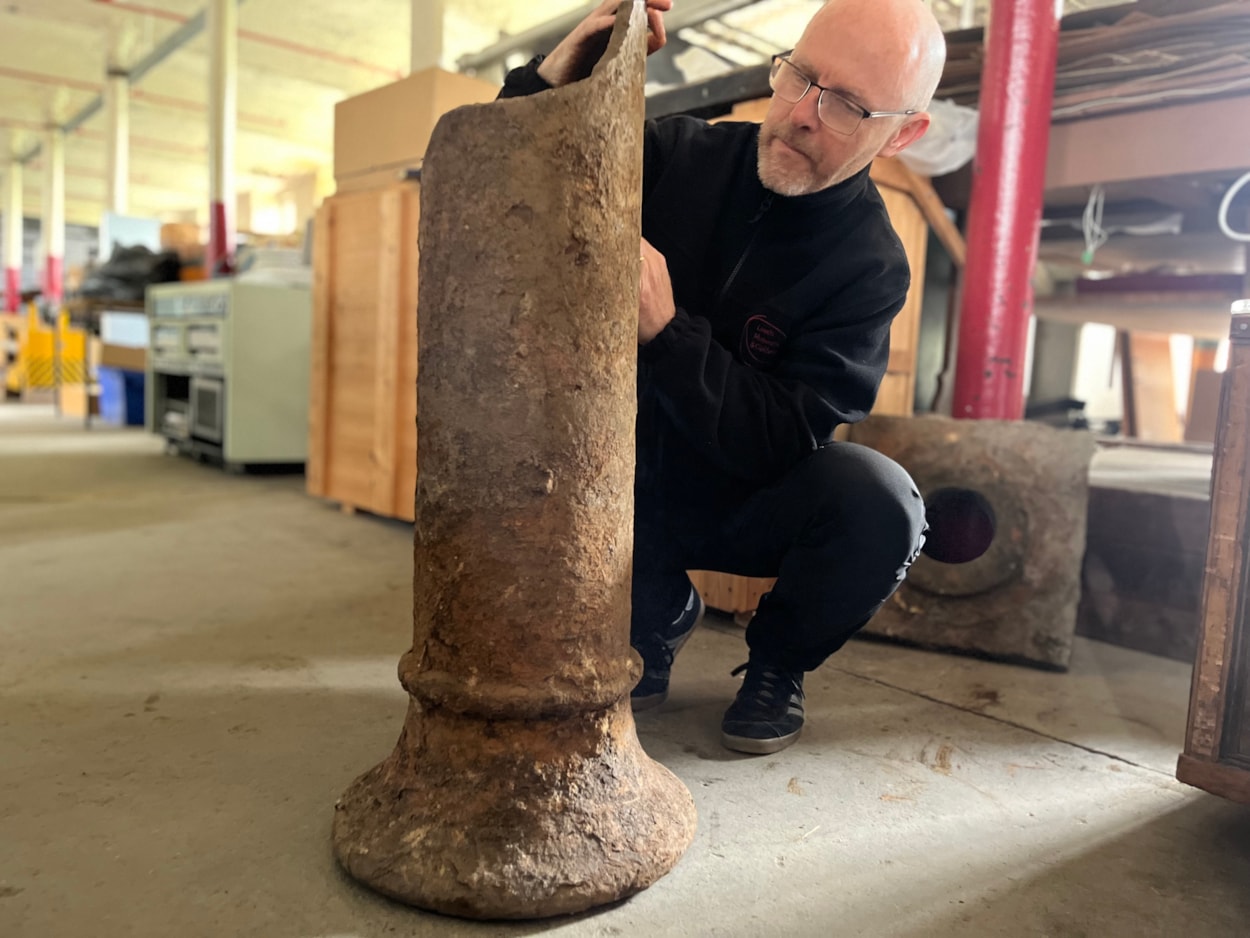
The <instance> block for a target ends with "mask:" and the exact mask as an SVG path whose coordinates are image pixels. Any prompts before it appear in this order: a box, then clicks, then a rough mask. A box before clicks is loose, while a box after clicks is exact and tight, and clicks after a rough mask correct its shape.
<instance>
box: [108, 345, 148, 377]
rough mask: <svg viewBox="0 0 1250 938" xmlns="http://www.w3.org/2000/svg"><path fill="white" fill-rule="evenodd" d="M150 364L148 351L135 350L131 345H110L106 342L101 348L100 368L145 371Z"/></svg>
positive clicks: (142, 349)
mask: <svg viewBox="0 0 1250 938" xmlns="http://www.w3.org/2000/svg"><path fill="white" fill-rule="evenodd" d="M147 364H148V350H147V349H145V348H134V347H132V346H129V345H110V344H109V343H107V342H105V343H104V344H102V345H101V346H100V366H101V367H103V368H118V369H120V370H122V371H143V370H144V369H145V368H146V367H147Z"/></svg>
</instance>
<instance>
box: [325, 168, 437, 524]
mask: <svg viewBox="0 0 1250 938" xmlns="http://www.w3.org/2000/svg"><path fill="white" fill-rule="evenodd" d="M419 213H420V189H419V186H418V185H417V184H416V183H397V184H395V185H392V186H387V187H385V188H382V189H374V190H369V191H365V192H352V193H348V194H343V195H336V196H333V197H331V198H329V199H327V200H326V201H325V203H324V204H323V205H322V206H321V208H320V209H319V210H318V212H317V217H316V221H315V228H314V239H313V250H314V259H313V337H312V374H311V387H310V393H309V445H308V467H307V488H308V491H309V493H310V494H312V495H317V496H320V497H322V498H329V499H333V500H335V501H337V502H339V503H341V504H342V505H344V506H345V507H347V508H353V509H354V508H359V509H363V510H365V511H369V512H373V513H374V514H378V515H383V516H385V517H390V518H402V519H404V520H406V521H411V520H413V505H414V493H415V491H416V479H417V455H416V454H417V225H418V218H419Z"/></svg>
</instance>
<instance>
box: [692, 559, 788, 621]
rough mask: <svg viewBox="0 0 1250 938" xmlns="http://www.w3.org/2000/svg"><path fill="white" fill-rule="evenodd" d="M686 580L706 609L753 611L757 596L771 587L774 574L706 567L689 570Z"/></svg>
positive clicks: (758, 601)
mask: <svg viewBox="0 0 1250 938" xmlns="http://www.w3.org/2000/svg"><path fill="white" fill-rule="evenodd" d="M690 581H691V582H692V583H693V584H694V588H695V589H697V590H698V591H699V595H700V596H702V597H703V601H704V602H705V603H706V604H707V606H708V608H709V609H717V610H719V611H721V612H728V613H731V614H732V613H740V612H753V611H754V610H755V608H756V606H758V605H759V603H760V597H761V596H763V595H764V594H765V593H767V592H768V591H769V590H770V589H772V588H773V584H774V583H776V582H777V580H776V578H775V577H769V578H764V577H750V576H734V575H732V574H729V573H715V572H712V571H708V570H691V571H690Z"/></svg>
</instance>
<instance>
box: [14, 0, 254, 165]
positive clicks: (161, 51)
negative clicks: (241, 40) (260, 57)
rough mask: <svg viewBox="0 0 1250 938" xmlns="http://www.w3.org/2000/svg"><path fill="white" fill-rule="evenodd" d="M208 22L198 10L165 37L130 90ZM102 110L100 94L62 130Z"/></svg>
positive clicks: (31, 153)
mask: <svg viewBox="0 0 1250 938" xmlns="http://www.w3.org/2000/svg"><path fill="white" fill-rule="evenodd" d="M236 2H237V3H239V4H242V3H244V2H245V0H236ZM207 22H208V12H207V11H206V10H201V11H200V12H199V13H197V14H195V16H193V17H191V19H189V20H187V21H186V22H185V23H183V24H182V25H181V26H179V27H178V28H177V29H175V30H174V31H173V32H172V33H170V34H169V35H168V36H166V37H165V39H164V40H162V41H161V42H160V43H158V44H157V45H156V47H155V48H153V49H152V51H151V52H149V53H148V54H147V55H145V56H144V57H143V58H141V59H140V60H139V61H138V62H136V63H135V64H134V65H133V66H132V67H131V69H130V72H129V79H130V84H131V86H132V87H133V86H134V85H137V84H138V83H139V82H140V81H142V80H143V77H144V76H145V75H147V73H148V72H150V71H152V69H154V68H156V66H158V65H160V64H161V63H162V62H164V61H165V60H166V59H167V58H169V57H170V56H171V55H173V54H174V53H175V52H177V51H178V50H179V49H181V48H182V47H183V46H184V45H186V44H187V43H188V42H190V41H191V40H192V39H194V38H195V37H196V36H198V35H199V34H200V33H202V32H203V31H204V27H205V25H206V24H207ZM102 110H104V95H103V93H101V94H97V95H96V97H95V99H94V100H92V101H91V102H90V103H89V104H87V106H86V107H84V108H82V109H81V110H80V111H79V112H78V113H77V114H75V115H74V116H73V117H71V118H70V119H69V120H68V121H66V122H65V124H63V125H62V127H61V129H62V130H64V131H65V132H66V133H71V132H73V131H75V130H77V129H78V128H79V127H81V126H82V125H83V124H85V123H86V122H87V121H89V120H90V119H91V118H92V117H94V116H95V115H96V114H98V113H100V112H101V111H102ZM42 148H43V144H42V143H36V144H35V145H34V146H32V147H31V148H30V149H29V150H27V151H26V152H25V153H24V154H22V155H21V156H20V157H18V162H19V163H27V162H29V161H30V160H32V159H34V158H35V156H37V155H38V154H39V151H40V150H41V149H42Z"/></svg>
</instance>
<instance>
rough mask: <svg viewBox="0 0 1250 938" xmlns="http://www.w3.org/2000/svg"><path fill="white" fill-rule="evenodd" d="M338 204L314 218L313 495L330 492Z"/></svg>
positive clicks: (309, 481)
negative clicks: (334, 247)
mask: <svg viewBox="0 0 1250 938" xmlns="http://www.w3.org/2000/svg"><path fill="white" fill-rule="evenodd" d="M333 239H334V205H333V204H332V203H329V202H327V203H326V204H325V205H324V206H323V207H322V209H321V210H320V211H318V212H317V215H316V217H315V218H314V220H313V297H312V299H313V318H312V344H311V349H310V356H311V362H310V366H309V386H308V463H307V466H306V467H305V470H304V472H305V484H306V486H307V488H308V493H309V494H310V495H318V496H322V497H324V496H325V494H326V459H327V457H328V450H327V441H328V439H329V430H330V428H329V419H330V408H329V400H330V397H329V395H330V380H329V376H330V342H331V335H330V326H331V320H332V315H331V304H332V303H333V297H334V271H333V266H332V262H333V256H334V255H333V252H332V251H331V250H330V245H331V243H332V241H333Z"/></svg>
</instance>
